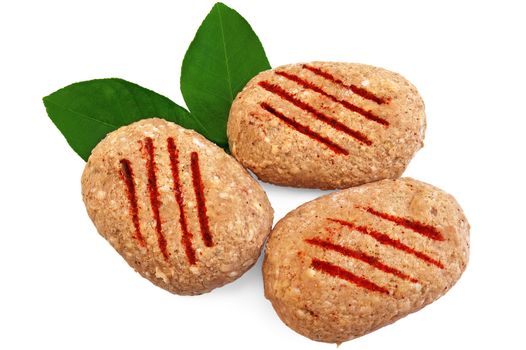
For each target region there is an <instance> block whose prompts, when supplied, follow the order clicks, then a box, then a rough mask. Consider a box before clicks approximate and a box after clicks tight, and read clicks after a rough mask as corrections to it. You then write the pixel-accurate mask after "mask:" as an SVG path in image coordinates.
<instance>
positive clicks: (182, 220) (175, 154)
mask: <svg viewBox="0 0 526 350" xmlns="http://www.w3.org/2000/svg"><path fill="white" fill-rule="evenodd" d="M167 145H168V154H169V156H170V168H171V170H172V178H173V182H174V195H175V200H176V201H177V205H178V206H179V224H180V225H181V231H182V235H181V243H182V244H183V247H184V250H185V253H186V257H187V258H188V262H189V263H190V264H191V265H195V263H196V257H195V251H194V248H193V246H192V233H191V232H190V231H189V230H188V222H187V218H186V213H185V208H184V198H183V191H182V186H181V179H180V177H179V150H178V149H177V147H176V145H175V141H174V139H173V138H172V137H169V138H168V140H167Z"/></svg>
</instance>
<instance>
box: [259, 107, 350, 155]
mask: <svg viewBox="0 0 526 350" xmlns="http://www.w3.org/2000/svg"><path fill="white" fill-rule="evenodd" d="M260 107H261V108H263V109H264V110H266V111H267V112H269V113H271V114H272V115H274V116H275V117H277V118H278V119H280V120H281V121H282V122H284V123H285V124H287V125H288V126H289V127H291V128H292V129H294V130H296V131H298V132H300V133H302V134H303V135H306V136H308V137H310V138H311V139H313V140H315V141H318V142H319V143H321V144H323V145H325V146H327V147H328V148H329V149H330V150H332V151H333V152H334V153H336V154H343V155H348V154H349V152H348V151H347V150H346V149H344V148H342V147H340V146H339V145H337V144H336V143H334V142H332V141H331V140H330V139H329V138H327V137H325V136H322V135H320V134H318V133H317V132H316V131H314V130H312V129H311V128H309V127H308V126H306V125H303V124H300V123H298V122H297V121H295V120H294V119H290V118H288V117H286V116H285V115H284V114H283V113H281V112H279V111H277V110H276V109H275V108H274V107H272V106H271V105H269V104H268V103H266V102H261V103H260Z"/></svg>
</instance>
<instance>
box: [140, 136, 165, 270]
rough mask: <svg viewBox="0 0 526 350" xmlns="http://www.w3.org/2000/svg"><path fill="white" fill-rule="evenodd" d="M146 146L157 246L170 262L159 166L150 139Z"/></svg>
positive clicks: (147, 139) (149, 190) (146, 140)
mask: <svg viewBox="0 0 526 350" xmlns="http://www.w3.org/2000/svg"><path fill="white" fill-rule="evenodd" d="M144 141H145V142H144V146H145V148H146V155H147V159H146V168H147V171H148V192H149V193H150V203H151V206H152V213H153V218H154V219H155V232H156V234H157V244H158V245H159V249H160V250H161V253H162V254H163V257H164V260H168V257H169V256H170V254H169V253H168V250H167V242H166V238H165V237H164V234H163V229H162V225H161V214H160V211H159V207H160V204H161V201H160V199H159V189H158V187H157V166H156V164H155V146H154V145H153V140H152V139H151V138H150V137H147V138H145V140H144Z"/></svg>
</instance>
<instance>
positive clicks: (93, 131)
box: [43, 78, 202, 160]
mask: <svg viewBox="0 0 526 350" xmlns="http://www.w3.org/2000/svg"><path fill="white" fill-rule="evenodd" d="M43 100H44V105H45V106H46V111H47V113H48V115H49V117H50V118H51V120H52V121H53V123H55V125H56V126H57V128H58V129H59V130H60V131H61V132H62V134H63V135H64V136H65V137H66V140H67V141H68V143H69V145H70V146H71V147H72V148H73V150H75V152H77V153H78V154H79V155H80V156H81V157H82V158H83V159H84V160H87V159H88V157H89V156H90V154H91V150H92V149H93V148H94V147H95V146H96V145H97V143H99V141H100V140H102V139H103V138H104V137H105V136H106V134H108V133H109V132H111V131H113V130H116V129H118V128H119V127H121V126H124V125H128V124H130V123H133V122H135V121H137V120H140V119H145V118H150V117H159V118H164V119H166V120H169V121H172V122H174V123H177V124H179V125H181V126H183V127H185V128H189V129H194V130H196V131H198V132H202V130H201V128H200V126H199V125H198V124H197V123H196V121H195V120H193V119H192V118H191V117H190V114H189V113H188V111H186V110H185V109H184V108H182V107H180V106H178V105H177V104H175V103H174V102H172V101H171V100H169V99H168V98H166V97H164V96H161V95H159V94H157V93H156V92H153V91H151V90H148V89H145V88H143V87H141V86H139V85H136V84H133V83H130V82H128V81H126V80H122V79H116V78H112V79H97V80H90V81H84V82H80V83H75V84H72V85H69V86H66V87H65V88H63V89H60V90H58V91H56V92H54V93H52V94H51V95H49V96H46V97H44V99H43Z"/></svg>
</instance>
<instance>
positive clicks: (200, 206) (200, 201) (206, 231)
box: [190, 152, 214, 247]
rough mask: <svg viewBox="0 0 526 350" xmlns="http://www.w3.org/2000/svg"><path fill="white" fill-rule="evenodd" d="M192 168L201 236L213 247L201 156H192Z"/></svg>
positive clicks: (208, 245)
mask: <svg viewBox="0 0 526 350" xmlns="http://www.w3.org/2000/svg"><path fill="white" fill-rule="evenodd" d="M190 160H191V167H192V181H193V185H194V192H195V198H196V201H197V214H198V216H199V226H200V227H201V236H202V238H203V242H204V243H205V246H207V247H212V246H213V245H214V242H213V241H212V233H211V232H210V227H209V224H208V216H207V215H206V201H205V193H204V188H203V180H202V178H201V169H200V168H199V154H198V153H197V152H192V154H191V155H190Z"/></svg>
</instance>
